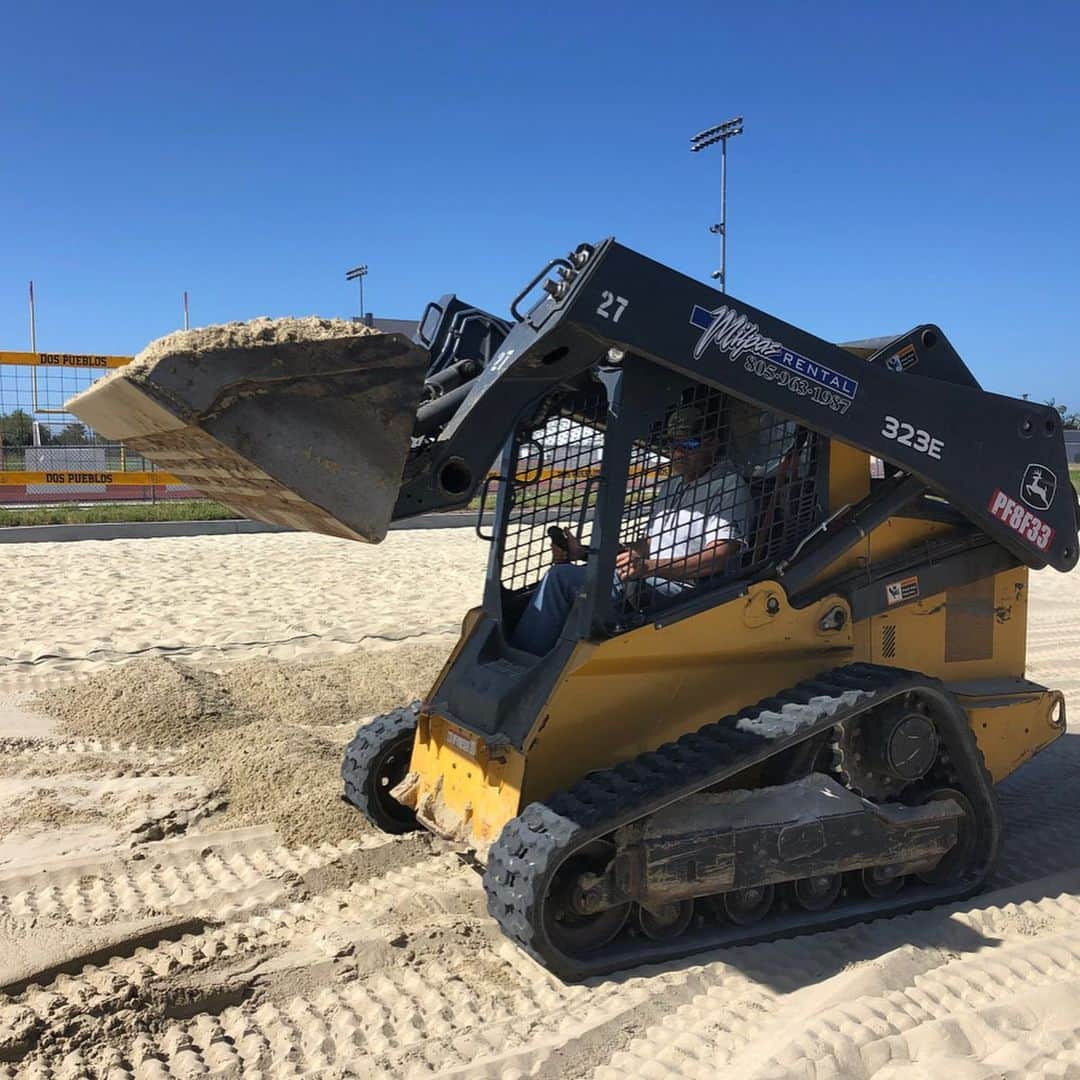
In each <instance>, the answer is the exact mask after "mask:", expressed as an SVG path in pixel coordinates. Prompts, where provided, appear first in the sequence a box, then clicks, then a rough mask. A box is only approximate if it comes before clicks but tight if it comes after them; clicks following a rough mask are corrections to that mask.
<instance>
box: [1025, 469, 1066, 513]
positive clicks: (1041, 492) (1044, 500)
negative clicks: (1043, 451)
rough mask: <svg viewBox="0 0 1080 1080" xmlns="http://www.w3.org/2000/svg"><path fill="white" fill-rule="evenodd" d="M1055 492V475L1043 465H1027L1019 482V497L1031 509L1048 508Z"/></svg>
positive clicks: (1051, 503)
mask: <svg viewBox="0 0 1080 1080" xmlns="http://www.w3.org/2000/svg"><path fill="white" fill-rule="evenodd" d="M1056 493H1057V477H1056V476H1055V475H1054V474H1053V472H1052V471H1051V470H1050V469H1048V468H1047V467H1046V466H1045V465H1035V464H1033V465H1029V466H1028V467H1027V470H1026V471H1025V473H1024V479H1023V482H1022V483H1021V484H1020V498H1021V499H1023V500H1024V502H1026V503H1027V504H1028V506H1030V507H1031V509H1032V510H1049V509H1050V507H1051V506H1052V505H1053V502H1054V495H1055V494H1056Z"/></svg>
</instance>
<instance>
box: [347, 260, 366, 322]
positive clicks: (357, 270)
mask: <svg viewBox="0 0 1080 1080" xmlns="http://www.w3.org/2000/svg"><path fill="white" fill-rule="evenodd" d="M366 276H367V263H365V264H364V265H363V266H354V267H353V268H352V269H351V270H346V271H345V280H346V281H359V282H360V321H361V322H363V321H364V278H365V277H366Z"/></svg>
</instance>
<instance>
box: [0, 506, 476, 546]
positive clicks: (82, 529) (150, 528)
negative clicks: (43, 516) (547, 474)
mask: <svg viewBox="0 0 1080 1080" xmlns="http://www.w3.org/2000/svg"><path fill="white" fill-rule="evenodd" d="M491 518H492V515H491V514H485V515H484V522H483V524H484V525H490V524H491ZM475 524H476V514H475V513H473V512H472V511H468V510H466V511H461V510H459V511H453V512H450V513H445V514H423V515H421V516H420V517H415V518H408V519H406V520H404V521H395V522H393V523H392V524H391V526H390V528H391V529H393V530H397V529H454V528H469V527H472V526H474V525H475ZM289 531H290V530H289V529H286V528H285V527H284V526H282V525H266V524H264V523H263V522H261V521H248V520H247V519H246V518H240V519H235V518H234V519H231V520H228V521H117V522H107V523H102V524H96V525H12V526H10V527H8V528H0V544H27V543H32V542H34V541H40V540H45V541H50V542H52V543H56V542H57V541H63V540H140V539H146V538H150V537H160V536H222V535H228V534H230V533H266V532H289Z"/></svg>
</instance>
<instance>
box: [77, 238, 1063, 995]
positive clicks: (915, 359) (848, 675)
mask: <svg viewBox="0 0 1080 1080" xmlns="http://www.w3.org/2000/svg"><path fill="white" fill-rule="evenodd" d="M552 271H554V273H553V274H552V276H551V277H547V275H548V274H549V273H551V272H552ZM545 279H546V280H545ZM541 282H542V283H543V284H542V285H541ZM538 289H542V292H540V293H539V296H540V299H539V300H538V301H537V302H535V303H532V304H531V306H529V307H528V309H527V310H524V311H523V310H521V306H522V305H523V304H524V303H525V301H526V300H527V298H528V297H529V296H532V295H534V294H535V293H537V291H538ZM511 313H512V319H511V320H502V319H499V318H496V317H495V316H492V315H490V314H487V313H485V312H482V311H480V310H479V309H475V308H472V307H470V306H469V305H467V304H465V303H464V302H462V301H460V300H458V299H457V298H456V297H453V296H449V297H444V298H443V299H442V300H441V301H440V302H439V303H437V304H432V305H429V308H428V310H427V312H425V316H424V319H423V320H422V325H421V328H420V331H419V333H418V335H417V340H416V341H413V342H410V341H407V340H406V339H404V338H402V337H399V336H395V335H373V334H372V335H366V336H360V337H356V336H349V335H348V334H344V335H338V336H334V335H333V334H331V335H330V336H329V337H325V338H323V339H322V340H319V341H315V342H300V343H298V342H295V341H294V342H285V343H283V344H276V343H275V342H274V341H272V340H265V341H263V342H262V343H261V344H257V345H254V346H245V345H242V344H238V345H235V347H232V351H231V352H230V351H229V348H224V351H222V350H219V352H218V353H214V351H213V349H210V350H209V351H206V350H203V351H202V352H200V351H199V348H195V347H192V346H191V345H190V343H186V342H185V339H184V338H183V336H182V335H179V336H176V337H175V338H174V339H169V341H171V342H172V344H171V345H169V346H168V347H167V348H164V349H162V348H161V347H157V351H156V352H154V353H153V355H152V356H151V358H150V359H151V361H152V362H144V363H143V364H142V365H141V367H139V369H138V370H136V371H133V372H131V373H125V372H121V373H118V374H116V375H114V376H112V377H110V378H109V379H106V380H103V381H102V382H101V383H100V384H97V385H96V386H95V387H94V388H92V389H91V390H89V391H87V392H86V393H84V394H83V395H81V396H80V398H78V399H76V400H75V402H74V403H73V404H72V408H73V410H74V411H75V412H76V413H77V414H78V415H80V416H82V417H83V418H84V419H86V420H88V421H89V422H90V423H92V424H93V426H94V427H95V428H97V429H98V430H100V431H102V432H104V433H105V434H107V435H113V436H117V437H123V438H126V439H129V440H131V442H130V443H129V445H135V446H136V447H137V448H138V449H139V450H140V451H141V452H143V453H145V454H147V455H148V456H149V457H151V458H154V457H155V455H157V456H158V459H159V460H161V461H162V463H163V464H166V465H167V467H168V468H169V469H170V471H171V472H173V473H176V474H179V475H180V476H182V477H184V478H185V479H187V480H189V481H190V482H192V483H193V484H194V485H195V486H196V487H201V488H202V489H203V490H205V491H207V492H208V493H210V494H213V495H215V496H216V497H218V498H221V499H223V500H224V501H226V502H229V503H231V504H232V505H235V506H236V507H237V508H239V509H242V510H244V511H245V512H248V513H251V514H253V515H255V516H257V517H264V518H265V519H267V520H272V521H283V520H284V521H288V522H289V523H292V524H294V525H297V526H299V527H303V528H311V529H317V530H321V531H328V532H332V533H335V534H337V535H345V536H352V537H356V538H360V539H365V540H375V541H377V540H379V539H381V538H382V537H383V535H384V534H385V532H386V529H387V526H388V524H389V522H390V521H391V520H394V519H401V518H406V517H410V516H412V515H415V514H420V513H424V512H428V511H432V510H440V509H454V508H464V507H466V506H468V505H470V504H473V505H474V509H475V506H476V501H477V500H478V503H479V511H478V514H477V529H478V531H479V532H480V535H481V536H482V537H483V538H484V540H486V541H487V542H488V543H489V544H490V551H489V558H488V564H487V574H486V580H485V588H484V594H483V603H482V605H481V606H480V607H479V608H477V609H475V610H473V611H471V612H469V613H468V614H467V615H466V617H465V620H464V625H463V629H462V633H461V637H460V639H459V641H458V643H457V645H456V646H455V647H454V649H453V651H452V652H451V655H450V656H449V657H448V659H447V662H446V664H445V666H444V668H443V670H442V672H441V673H440V675H439V677H438V679H437V680H436V682H435V685H434V686H433V687H432V688H431V690H430V691H429V693H428V694H427V696H426V697H425V698H424V700H423V701H421V702H416V703H413V704H412V705H409V706H404V707H402V708H401V709H399V710H396V711H395V712H393V713H391V714H388V715H387V716H383V717H379V718H376V719H375V720H373V721H372V722H370V723H369V724H367V725H365V726H364V727H362V728H361V729H360V731H359V732H358V733H357V736H356V738H355V739H354V740H353V742H352V743H351V744H350V746H349V748H348V751H347V754H346V758H345V762H344V765H343V770H342V771H343V776H344V781H345V792H346V795H347V797H348V799H349V800H350V801H351V802H353V803H354V804H355V805H356V806H357V807H359V808H360V809H361V810H362V811H363V812H364V813H365V814H366V815H367V817H368V818H369V819H370V820H371V821H372V822H373V823H374V824H375V825H376V826H378V827H379V828H382V829H386V830H388V831H391V832H401V831H406V830H409V829H414V828H420V827H423V828H426V829H429V830H431V831H432V832H434V833H437V834H438V835H440V836H443V837H447V838H450V839H452V840H454V841H457V842H459V843H460V844H462V845H464V846H465V847H467V848H469V849H471V850H472V851H473V852H475V855H476V859H477V862H478V865H480V866H482V867H483V885H484V888H485V890H486V892H487V898H488V908H489V911H490V912H491V914H492V916H493V917H494V918H495V919H496V920H497V922H498V923H499V925H500V926H501V928H502V929H503V931H504V932H505V933H506V934H507V935H508V936H509V937H510V938H511V939H512V940H513V941H515V942H516V943H517V944H518V945H519V946H520V947H521V948H522V949H524V950H526V951H527V952H528V953H529V954H531V955H532V956H533V957H535V958H536V959H537V960H539V961H540V962H541V963H542V964H544V965H546V966H547V967H548V968H549V969H551V970H552V971H554V972H556V973H558V974H559V975H561V976H563V977H566V978H581V977H585V976H589V975H593V974H597V973H602V972H607V971H611V970H615V969H619V968H624V967H628V966H632V965H636V964H640V963H642V962H646V961H650V962H651V961H657V960H663V959H667V958H671V957H678V956H684V955H688V954H692V953H695V952H697V951H699V950H703V949H712V948H715V947H717V946H723V945H728V944H743V943H747V942H753V941H757V940H761V939H768V938H773V937H776V936H781V935H790V934H795V933H800V932H805V931H811V930H816V929H821V928H825V927H833V926H837V925H842V924H846V923H850V922H853V921H857V920H861V919H868V918H875V917H878V916H881V915H887V914H894V913H897V912H903V911H910V910H913V909H916V908H921V907H926V906H928V905H933V904H939V903H944V902H950V901H954V900H957V899H958V898H962V897H964V896H967V895H969V894H971V893H973V892H975V891H976V890H978V889H979V888H980V886H982V884H983V883H984V882H985V881H986V878H987V875H988V873H989V872H990V869H991V867H992V866H993V864H994V859H995V856H996V854H997V850H998V846H999V842H1000V836H1001V828H1002V826H1001V819H1000V812H999V809H998V802H997V799H996V797H995V785H996V784H997V783H999V782H1000V781H1001V780H1002V779H1004V778H1005V777H1006V776H1008V775H1009V774H1010V773H1012V772H1013V771H1014V770H1015V769H1017V768H1019V767H1020V766H1021V765H1023V763H1024V762H1025V761H1027V760H1028V759H1030V758H1031V757H1032V756H1033V755H1034V754H1036V753H1038V752H1039V751H1040V750H1042V749H1044V748H1045V747H1046V746H1048V745H1049V744H1050V743H1052V742H1053V741H1054V740H1055V739H1057V738H1058V737H1059V736H1060V735H1061V734H1062V733H1063V732H1064V730H1065V702H1064V699H1063V696H1062V694H1061V693H1060V692H1058V691H1056V690H1054V689H1052V688H1047V687H1044V686H1040V685H1038V684H1036V683H1034V682H1031V681H1029V680H1028V679H1026V678H1025V652H1026V631H1027V620H1028V574H1029V571H1030V570H1032V569H1042V568H1044V567H1052V568H1053V569H1055V570H1058V571H1068V570H1071V569H1072V568H1073V567H1074V566H1075V565H1076V562H1077V539H1078V529H1080V512H1078V508H1077V502H1076V496H1075V493H1074V491H1073V488H1072V486H1071V484H1070V482H1069V473H1068V467H1067V462H1066V455H1065V448H1064V439H1063V436H1062V430H1061V418H1060V416H1059V415H1058V413H1057V412H1056V411H1055V410H1054V409H1052V408H1049V407H1046V406H1042V405H1037V404H1035V403H1033V402H1029V401H1019V400H1014V399H1011V398H1008V397H1003V396H1000V395H997V394H992V393H988V392H987V391H985V390H983V389H982V388H981V387H980V386H979V383H978V382H977V380H976V378H975V376H974V375H973V374H972V372H971V371H970V370H969V369H968V367H967V366H966V364H965V363H964V362H963V360H962V359H961V358H960V356H959V355H958V354H957V352H956V351H955V349H954V348H953V347H952V345H951V344H950V343H949V341H948V339H947V338H946V337H945V335H944V334H943V333H942V331H941V330H940V329H939V328H938V327H936V326H933V325H922V326H917V327H915V328H914V329H913V330H911V331H909V332H908V333H906V334H902V335H900V336H899V337H894V338H886V339H879V340H875V341H863V342H855V343H850V344H848V345H847V346H840V345H835V344H830V343H829V342H826V341H824V340H822V339H820V338H817V337H814V336H813V335H811V334H809V333H807V332H805V331H803V330H800V329H798V328H797V327H795V326H792V325H789V324H787V323H784V322H782V321H781V320H779V319H777V318H775V317H773V316H772V315H769V314H767V313H765V312H763V311H759V310H756V309H755V308H753V307H751V306H749V305H748V304H745V303H743V302H742V301H740V300H737V299H736V298H734V297H732V296H730V295H725V294H722V293H718V292H716V291H714V290H712V289H711V288H709V287H708V286H706V285H703V284H702V283H700V282H698V281H695V280H692V279H691V278H688V277H685V276H683V275H681V274H679V273H676V272H675V271H673V270H671V269H669V268H667V267H665V266H663V265H661V264H659V263H657V262H654V261H652V260H650V259H648V258H645V257H643V256H642V255H640V254H637V253H636V252H634V251H632V250H630V249H628V248H626V247H624V246H621V245H619V244H618V243H616V242H615V241H614V240H610V239H609V240H605V241H604V242H602V243H600V244H597V245H590V244H583V245H581V246H580V247H578V248H577V249H575V250H574V251H573V252H572V253H570V254H569V255H568V256H566V257H565V258H559V259H555V260H552V262H551V263H549V264H548V266H547V267H545V268H544V269H543V270H542V271H541V272H540V273H539V274H538V275H537V276H536V277H535V278H534V279H533V280H532V281H531V282H530V283H529V284H528V285H527V286H526V288H525V290H524V291H523V293H522V294H521V295H519V296H518V298H517V299H516V300H515V301H514V303H513V304H512V305H511ZM271 336H272V335H271Z"/></svg>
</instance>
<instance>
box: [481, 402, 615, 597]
mask: <svg viewBox="0 0 1080 1080" xmlns="http://www.w3.org/2000/svg"><path fill="white" fill-rule="evenodd" d="M606 409H607V404H606V396H605V394H604V392H603V390H602V389H597V390H591V391H589V392H587V393H578V394H574V395H570V396H566V397H563V398H561V399H560V400H559V401H558V403H555V404H549V407H548V408H547V409H546V410H545V411H544V412H543V413H542V414H541V415H540V416H539V417H538V418H536V420H534V421H533V422H532V423H531V424H529V425H526V426H525V427H524V428H523V429H521V430H519V432H518V435H517V439H516V442H515V445H516V455H517V456H516V462H517V468H516V475H515V477H514V479H513V480H512V481H511V489H510V500H511V504H510V513H509V517H508V520H507V528H506V538H505V545H504V548H503V559H502V583H503V585H504V586H505V587H506V588H508V589H511V590H515V591H516V590H520V589H525V588H528V587H529V586H531V585H535V584H536V583H537V582H538V581H539V580H540V578H541V577H542V576H543V574H544V572H545V571H546V570H547V569H548V567H549V566H550V565H551V562H552V542H551V538H550V537H549V535H548V530H549V529H550V528H551V527H552V526H557V527H558V528H560V529H565V530H567V531H569V532H570V533H571V534H572V535H573V537H574V538H575V539H576V540H577V541H579V542H580V543H581V544H582V545H587V544H588V543H589V540H590V538H591V536H592V523H593V515H594V513H595V511H596V505H597V494H598V488H599V484H598V479H599V472H600V464H601V461H602V458H603V446H604V417H605V415H606Z"/></svg>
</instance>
